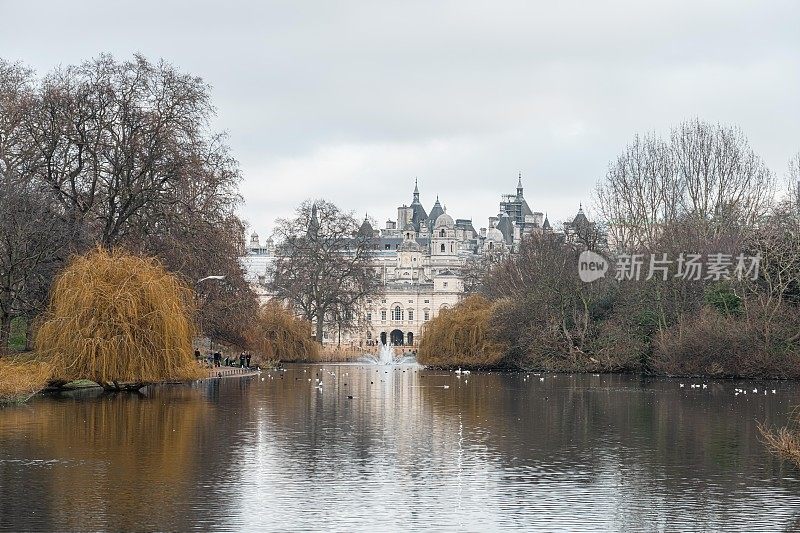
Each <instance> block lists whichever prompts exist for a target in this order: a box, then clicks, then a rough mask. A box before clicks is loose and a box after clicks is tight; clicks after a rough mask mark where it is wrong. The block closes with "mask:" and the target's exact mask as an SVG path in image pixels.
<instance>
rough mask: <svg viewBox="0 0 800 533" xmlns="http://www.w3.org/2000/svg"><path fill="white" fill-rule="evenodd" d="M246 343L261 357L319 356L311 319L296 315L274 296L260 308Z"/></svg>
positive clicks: (293, 358)
mask: <svg viewBox="0 0 800 533" xmlns="http://www.w3.org/2000/svg"><path fill="white" fill-rule="evenodd" d="M247 345H248V347H249V349H250V350H252V351H254V352H256V354H258V355H259V356H260V357H261V358H262V359H268V360H280V361H314V360H317V359H318V358H319V344H317V343H316V342H314V340H313V339H312V338H311V323H310V322H308V321H307V320H303V319H301V318H298V317H296V316H295V315H294V314H293V313H292V312H291V311H289V310H288V309H286V307H284V306H283V304H281V303H280V302H278V301H276V300H270V301H269V302H267V303H266V304H264V305H263V306H261V309H259V312H258V316H257V317H256V320H255V321H254V323H253V325H252V326H251V327H250V329H249V331H248V333H247Z"/></svg>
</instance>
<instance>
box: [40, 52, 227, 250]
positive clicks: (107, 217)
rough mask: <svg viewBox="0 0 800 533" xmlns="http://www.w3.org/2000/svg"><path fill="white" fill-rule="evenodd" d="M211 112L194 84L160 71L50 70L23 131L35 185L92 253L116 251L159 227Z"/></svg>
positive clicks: (102, 64)
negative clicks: (88, 238)
mask: <svg viewBox="0 0 800 533" xmlns="http://www.w3.org/2000/svg"><path fill="white" fill-rule="evenodd" d="M211 111H212V109H211V106H210V97H209V93H208V88H207V86H206V85H205V84H204V83H203V81H202V80H201V79H199V78H197V77H194V76H190V75H186V74H181V73H179V72H177V71H176V70H175V69H174V68H173V67H172V66H171V65H169V64H167V63H164V62H163V61H162V62H159V63H158V64H155V65H154V64H151V63H150V62H148V61H147V60H146V59H145V58H143V57H141V56H136V57H135V58H134V60H133V61H126V62H116V61H115V60H114V59H113V58H112V57H111V56H107V55H104V56H100V57H99V58H98V59H96V60H94V61H90V62H86V63H84V64H82V65H79V66H76V67H67V68H65V69H59V70H56V71H54V72H53V73H51V74H50V75H48V76H47V77H46V78H45V79H44V82H43V84H42V89H41V97H40V98H39V99H38V101H37V105H35V106H34V107H33V109H32V119H31V120H29V121H28V125H29V130H30V134H31V137H32V139H33V146H34V147H35V148H36V150H37V152H38V156H39V158H40V160H41V165H40V167H39V171H40V172H39V173H38V178H39V179H40V180H41V181H42V182H43V183H45V184H46V185H47V186H48V187H49V188H51V189H52V190H54V191H56V192H57V194H58V196H59V199H60V201H61V202H62V205H63V207H64V209H65V211H67V212H69V213H71V214H72V216H73V218H74V219H75V220H81V221H82V222H83V223H85V224H86V225H87V226H88V228H89V231H90V233H91V234H92V235H93V237H94V238H95V239H96V240H97V241H98V242H99V243H101V244H103V245H113V244H116V243H117V242H119V240H120V239H122V238H124V237H125V236H126V235H128V234H132V233H133V234H135V233H137V232H138V231H139V230H140V228H141V226H142V225H146V226H152V225H153V224H157V223H159V222H160V221H161V220H162V219H163V217H164V216H165V215H166V214H167V213H169V212H170V211H171V209H172V208H173V206H174V204H175V201H176V198H175V189H176V188H178V187H179V186H181V184H183V183H184V182H187V181H192V180H194V179H196V177H197V170H198V166H202V165H198V163H202V162H204V161H205V160H206V159H207V157H208V155H209V154H208V153H207V148H208V146H209V143H208V142H207V140H206V139H207V138H208V136H207V135H206V133H205V131H204V128H205V126H206V125H207V123H208V120H209V118H210V116H211ZM212 155H213V154H212Z"/></svg>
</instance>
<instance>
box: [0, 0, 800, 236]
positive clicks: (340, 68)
mask: <svg viewBox="0 0 800 533" xmlns="http://www.w3.org/2000/svg"><path fill="white" fill-rule="evenodd" d="M0 18H1V19H3V20H4V21H9V20H10V21H13V23H12V24H5V25H4V31H3V32H2V33H1V34H0V54H2V55H3V57H6V58H9V59H17V60H20V61H23V62H25V63H27V64H29V65H31V66H32V67H34V68H36V69H37V70H39V71H40V72H43V71H46V70H48V69H50V68H52V67H53V66H55V65H57V64H68V63H75V62H78V61H81V60H82V59H85V58H88V57H92V56H95V55H97V54H98V53H100V52H103V51H109V52H112V53H114V54H115V55H117V56H120V57H128V56H130V55H131V54H132V53H133V52H135V51H141V52H143V53H145V54H146V55H148V56H150V57H164V58H165V59H167V60H169V61H171V62H173V63H174V64H176V65H177V66H178V67H179V68H181V69H183V70H186V71H190V72H192V73H195V74H197V75H200V76H203V77H204V78H205V79H206V80H207V81H208V82H209V83H210V84H212V85H213V87H214V101H215V103H216V105H217V108H218V117H217V126H218V127H219V128H220V129H225V130H227V131H228V132H229V133H230V140H231V144H232V147H233V149H234V152H235V153H236V155H237V157H238V158H239V159H240V161H241V162H242V168H243V172H244V176H245V183H244V186H243V190H244V192H245V195H246V198H247V200H248V204H247V206H245V207H244V209H243V215H244V216H245V218H246V219H248V220H249V221H250V222H251V223H252V225H253V226H254V227H255V228H257V229H259V230H261V231H266V230H268V228H269V227H270V226H271V221H272V219H274V218H275V217H276V216H283V215H286V214H287V213H288V212H289V211H290V210H291V209H292V208H293V207H294V206H295V205H296V204H297V203H299V202H300V201H302V200H303V199H304V198H308V197H326V198H329V199H331V200H333V201H336V202H337V203H339V204H341V205H342V206H343V207H347V208H351V209H353V210H355V211H356V212H357V213H363V212H364V211H369V213H370V214H371V215H372V216H373V217H374V218H375V219H377V220H378V221H381V222H382V221H385V220H386V218H387V217H393V216H395V208H396V206H397V204H398V203H402V202H409V201H410V193H411V189H412V187H413V178H414V176H419V177H420V183H421V188H422V193H423V200H424V201H425V202H426V204H428V206H430V204H432V203H433V200H434V198H435V195H436V194H437V193H438V194H440V195H441V197H442V199H443V201H445V203H447V205H448V206H449V207H450V212H451V213H452V214H455V215H456V216H459V217H461V216H464V217H472V218H473V219H475V221H476V226H480V225H482V224H485V219H486V217H488V216H490V215H492V214H495V213H496V211H497V208H498V205H497V203H498V200H499V195H500V194H501V193H503V192H511V191H512V190H513V188H514V186H515V185H516V174H517V171H518V170H522V171H523V172H524V176H525V179H524V181H525V186H526V197H528V198H530V199H531V204H532V207H533V208H534V209H535V210H541V211H547V212H549V213H550V215H551V219H565V218H569V217H570V216H571V215H572V214H573V213H574V210H575V209H576V207H577V204H578V203H579V202H581V201H583V202H584V203H585V202H587V201H588V200H589V197H590V192H591V188H592V187H593V185H594V183H595V182H596V181H597V179H598V178H600V177H601V176H602V175H603V173H604V172H605V169H606V166H607V164H608V162H609V161H610V160H612V159H613V158H614V157H616V155H617V154H618V153H619V152H620V151H621V150H622V148H623V147H624V145H625V144H626V143H627V142H629V141H630V139H631V138H632V136H633V135H634V134H635V133H637V132H646V131H658V132H665V131H667V130H668V128H669V127H670V126H671V125H673V124H675V123H677V122H679V121H680V120H682V119H684V118H688V117H694V116H699V117H701V118H704V119H707V120H712V121H722V122H726V123H733V124H737V125H739V126H741V127H742V128H743V130H744V131H745V133H746V134H747V135H748V136H749V138H750V140H751V143H752V144H753V146H754V148H755V149H756V150H757V151H758V152H759V153H761V154H762V155H763V156H764V157H765V159H766V160H767V162H768V163H769V165H770V166H771V167H772V168H773V169H775V170H776V171H778V172H783V170H784V169H785V167H786V160H787V159H788V158H789V156H790V155H791V154H792V153H794V152H796V151H797V150H798V149H800V141H798V138H800V121H799V120H798V117H800V99H798V98H797V94H798V92H799V91H798V89H800V57H799V55H798V53H797V52H798V50H800V32H798V31H797V21H798V20H800V4H798V3H797V2H795V1H785V2H783V1H770V2H758V3H756V2H748V1H738V2H737V1H729V2H724V3H720V2H702V1H675V2H663V3H654V2H641V1H633V0H630V1H627V0H626V1H609V2H530V1H515V2H510V1H507V2H482V1H475V2H470V1H462V2H422V1H405V2H394V1H390V2H324V1H319V2H292V1H285V2H243V1H239V2H225V3H218V2H164V1H159V2H153V1H147V0H142V1H138V2H124V3H119V2H115V3H108V2H99V1H87V2H71V3H62V2H55V1H53V2H37V3H30V2H12V1H5V2H3V1H0Z"/></svg>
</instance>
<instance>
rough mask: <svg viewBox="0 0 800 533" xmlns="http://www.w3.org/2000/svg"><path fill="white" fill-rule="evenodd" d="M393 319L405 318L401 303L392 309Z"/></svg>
mask: <svg viewBox="0 0 800 533" xmlns="http://www.w3.org/2000/svg"><path fill="white" fill-rule="evenodd" d="M392 320H403V310H402V309H400V306H399V305H398V306H396V307H395V308H394V310H393V311H392Z"/></svg>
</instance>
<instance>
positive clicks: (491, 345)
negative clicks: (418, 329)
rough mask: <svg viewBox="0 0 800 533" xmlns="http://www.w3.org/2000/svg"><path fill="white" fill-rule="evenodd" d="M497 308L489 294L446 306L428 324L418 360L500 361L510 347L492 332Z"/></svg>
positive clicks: (445, 362) (447, 362) (450, 363)
mask: <svg viewBox="0 0 800 533" xmlns="http://www.w3.org/2000/svg"><path fill="white" fill-rule="evenodd" d="M494 309H495V306H494V304H493V303H492V302H490V301H489V300H487V299H486V298H484V297H482V296H470V297H469V298H466V299H465V300H462V301H461V302H459V303H458V304H457V305H456V306H455V307H453V308H452V309H445V310H442V311H441V312H440V313H439V314H438V316H436V317H435V318H434V319H433V320H431V321H430V322H428V323H427V324H426V325H425V329H424V331H423V335H422V342H420V345H419V353H418V354H417V360H418V361H419V362H420V363H422V364H424V365H433V366H457V365H458V366H467V367H488V366H494V365H497V364H499V363H500V362H501V360H502V359H503V356H504V355H505V352H506V347H505V345H503V344H502V343H500V342H498V341H496V340H494V339H492V338H491V335H490V334H489V329H490V326H489V324H490V321H491V318H492V314H493V312H494Z"/></svg>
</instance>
